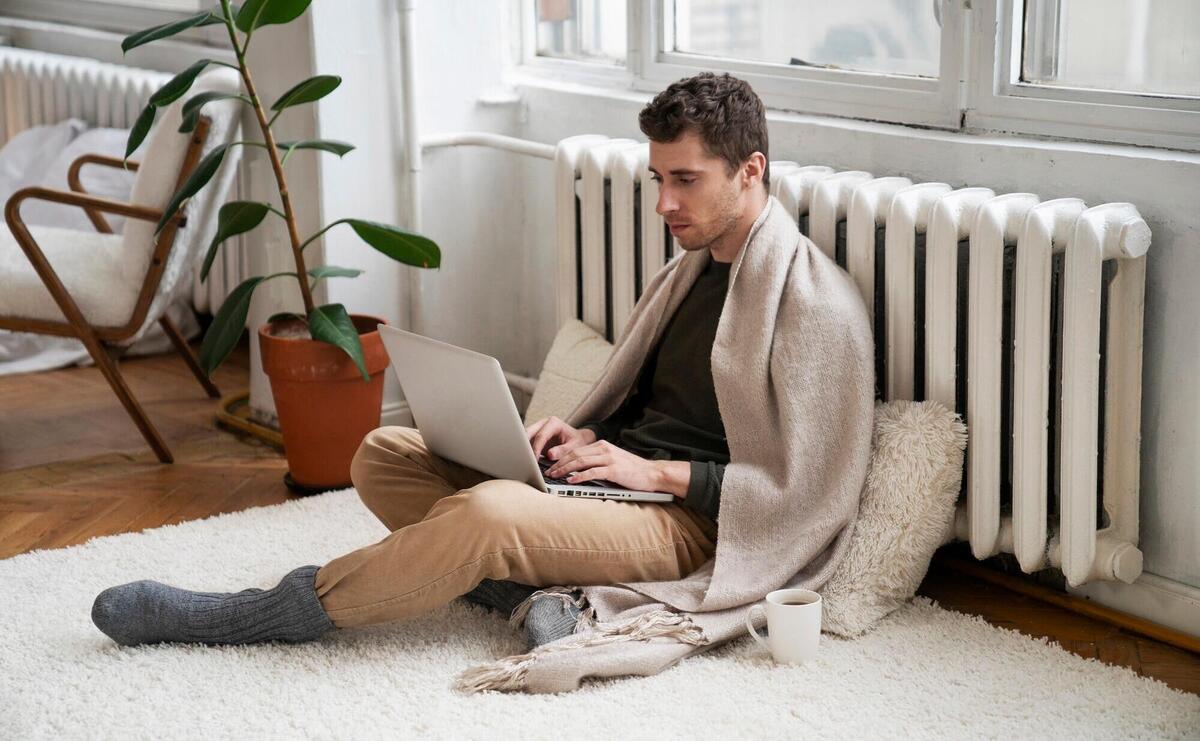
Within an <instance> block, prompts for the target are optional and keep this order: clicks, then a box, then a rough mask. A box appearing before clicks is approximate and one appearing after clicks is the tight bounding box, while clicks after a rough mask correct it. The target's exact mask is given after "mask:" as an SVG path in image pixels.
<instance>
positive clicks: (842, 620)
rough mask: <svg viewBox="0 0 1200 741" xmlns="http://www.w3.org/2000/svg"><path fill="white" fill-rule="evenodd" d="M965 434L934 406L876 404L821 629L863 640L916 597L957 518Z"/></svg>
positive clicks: (825, 598) (956, 419) (953, 417)
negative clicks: (863, 474)
mask: <svg viewBox="0 0 1200 741" xmlns="http://www.w3.org/2000/svg"><path fill="white" fill-rule="evenodd" d="M966 445H967V429H966V426H965V425H964V424H963V422H962V420H961V419H959V417H958V415H957V414H955V413H953V412H951V411H949V410H948V409H946V407H944V406H942V405H941V404H938V403H937V402H933V401H923V402H914V401H890V402H886V403H882V402H876V404H875V428H874V432H873V434H872V440H871V467H870V470H869V472H868V474H867V482H866V485H865V486H864V487H863V493H862V500H861V502H860V503H859V507H858V517H857V519H856V520H855V523H854V532H853V533H852V535H851V536H850V546H849V549H848V552H847V555H846V557H845V558H844V560H843V561H842V562H841V563H840V564H838V567H837V569H836V570H835V571H834V574H833V576H832V577H831V578H830V580H829V581H828V582H827V583H826V584H825V586H824V587H823V588H822V589H820V590H819V591H820V593H821V598H822V601H823V602H824V606H823V608H822V611H821V612H822V615H821V618H822V620H821V629H822V630H825V631H828V632H830V633H837V634H839V635H844V636H856V635H860V634H862V633H863V632H865V631H866V630H868V629H870V628H871V627H873V626H874V625H875V624H876V623H878V622H879V621H880V620H882V619H883V618H884V617H885V616H886V615H887V614H888V613H890V612H891V611H892V610H895V609H896V608H898V607H900V606H901V605H903V604H904V603H905V602H906V601H908V600H909V599H910V598H911V597H912V596H913V595H914V594H916V592H917V587H919V586H920V585H921V580H922V579H924V578H925V572H926V571H927V570H928V569H929V562H930V560H931V559H932V558H933V552H934V551H936V550H937V549H938V547H939V546H940V545H941V544H942V537H943V535H944V534H945V533H946V532H947V529H948V528H949V527H950V523H951V521H952V520H953V518H954V510H955V502H956V501H957V499H958V491H959V484H960V482H961V480H962V470H963V451H964V450H965V449H966Z"/></svg>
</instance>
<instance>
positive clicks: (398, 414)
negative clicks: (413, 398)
mask: <svg viewBox="0 0 1200 741" xmlns="http://www.w3.org/2000/svg"><path fill="white" fill-rule="evenodd" d="M379 425H380V426H381V427H391V426H394V425H399V426H400V427H412V426H413V416H412V409H410V408H409V406H408V402H407V401H404V400H401V401H392V402H388V403H387V404H384V405H383V410H382V412H381V413H380V415H379Z"/></svg>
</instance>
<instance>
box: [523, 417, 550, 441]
mask: <svg viewBox="0 0 1200 741" xmlns="http://www.w3.org/2000/svg"><path fill="white" fill-rule="evenodd" d="M548 421H550V418H549V417H546V418H545V419H539V420H538V421H537V422H531V423H530V424H528V425H526V426H525V436H526V437H528V438H529V441H530V442H533V436H534V435H536V434H537V433H538V430H540V429H542V428H543V427H545V426H546V422H548Z"/></svg>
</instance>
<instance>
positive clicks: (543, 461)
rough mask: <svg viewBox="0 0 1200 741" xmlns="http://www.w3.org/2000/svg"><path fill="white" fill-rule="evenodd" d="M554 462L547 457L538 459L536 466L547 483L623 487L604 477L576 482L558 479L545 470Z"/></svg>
mask: <svg viewBox="0 0 1200 741" xmlns="http://www.w3.org/2000/svg"><path fill="white" fill-rule="evenodd" d="M556 462H557V461H552V460H550V459H549V458H539V459H538V468H540V469H541V471H542V479H544V480H545V482H546V483H547V484H557V485H559V486H580V487H583V486H604V487H608V488H611V489H621V488H623V487H622V486H621V485H620V484H616V483H613V482H612V481H607V480H605V479H592V480H590V481H581V482H578V483H576V482H573V481H568V480H566V479H560V478H555V477H553V476H547V475H546V470H547V469H548V468H550V467H551V466H553V465H554V464H555V463H556Z"/></svg>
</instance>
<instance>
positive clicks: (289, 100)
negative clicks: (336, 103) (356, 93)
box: [271, 75, 342, 111]
mask: <svg viewBox="0 0 1200 741" xmlns="http://www.w3.org/2000/svg"><path fill="white" fill-rule="evenodd" d="M341 84H342V78H340V77H338V76H336V75H317V76H316V77H310V78H308V79H307V80H305V81H304V82H301V83H300V84H298V85H296V86H295V87H293V88H292V89H291V90H288V91H287V92H286V93H284V94H283V95H281V96H279V100H277V101H275V103H274V104H272V106H271V110H273V111H282V110H283V109H284V108H291V107H292V106H294V105H301V104H304V103H312V102H313V101H314V100H320V99H321V98H324V97H325V96H326V95H329V94H330V93H332V92H333V91H334V90H336V89H337V86H338V85H341Z"/></svg>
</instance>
